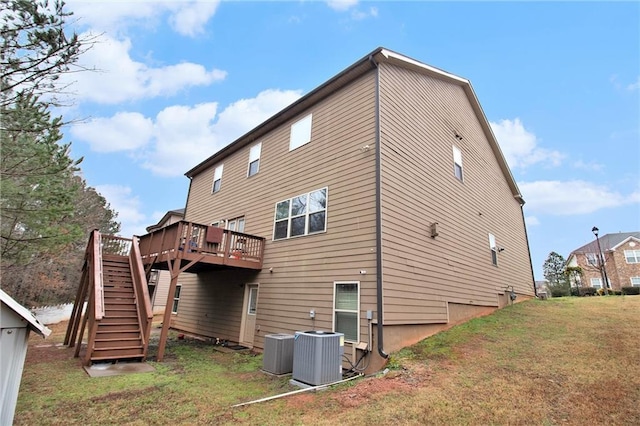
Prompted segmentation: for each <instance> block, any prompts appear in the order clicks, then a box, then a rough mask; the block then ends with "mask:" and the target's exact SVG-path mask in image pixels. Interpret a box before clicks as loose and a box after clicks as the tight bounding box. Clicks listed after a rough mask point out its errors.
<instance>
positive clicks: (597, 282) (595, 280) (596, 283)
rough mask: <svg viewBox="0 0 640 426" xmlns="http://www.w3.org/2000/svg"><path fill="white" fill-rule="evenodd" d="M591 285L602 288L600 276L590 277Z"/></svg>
mask: <svg viewBox="0 0 640 426" xmlns="http://www.w3.org/2000/svg"><path fill="white" fill-rule="evenodd" d="M591 287H593V288H602V278H591Z"/></svg>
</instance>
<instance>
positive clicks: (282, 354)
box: [262, 333, 295, 374]
mask: <svg viewBox="0 0 640 426" xmlns="http://www.w3.org/2000/svg"><path fill="white" fill-rule="evenodd" d="M294 337H295V336H294V335H293V334H284V333H278V334H267V335H266V336H264V354H263V357H262V369H263V370H264V371H266V372H269V373H271V374H287V373H291V371H292V370H293V339H294Z"/></svg>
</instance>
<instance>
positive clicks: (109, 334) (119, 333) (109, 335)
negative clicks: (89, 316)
mask: <svg viewBox="0 0 640 426" xmlns="http://www.w3.org/2000/svg"><path fill="white" fill-rule="evenodd" d="M129 338H138V339H139V338H140V330H113V331H100V330H99V329H98V332H97V333H96V340H110V339H129Z"/></svg>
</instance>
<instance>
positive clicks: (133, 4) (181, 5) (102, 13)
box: [68, 0, 220, 36]
mask: <svg viewBox="0 0 640 426" xmlns="http://www.w3.org/2000/svg"><path fill="white" fill-rule="evenodd" d="M219 3H220V2H219V1H217V0H207V1H174V2H169V1H161V2H155V1H124V0H121V1H114V0H111V1H91V2H89V1H86V0H78V1H76V0H70V1H69V2H68V5H69V10H71V11H73V12H74V17H75V18H76V19H77V20H78V24H79V25H81V26H86V27H89V28H93V29H95V30H98V31H99V32H102V31H104V32H108V33H110V34H118V33H122V32H126V30H127V29H128V28H129V27H132V26H136V27H138V28H145V27H146V28H147V29H148V30H152V29H154V28H155V27H157V26H158V25H159V23H160V22H161V20H162V18H163V17H164V16H165V15H168V16H167V21H168V22H169V25H170V26H171V28H172V29H173V30H174V31H176V32H177V33H178V34H181V35H185V36H195V35H197V34H201V33H202V32H204V28H205V25H206V23H207V22H208V21H209V20H210V19H211V18H212V17H213V15H214V14H215V12H216V9H217V7H218V4H219Z"/></svg>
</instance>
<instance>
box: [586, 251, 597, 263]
mask: <svg viewBox="0 0 640 426" xmlns="http://www.w3.org/2000/svg"><path fill="white" fill-rule="evenodd" d="M585 257H586V258H587V265H591V266H598V256H597V255H596V254H595V253H586V254H585Z"/></svg>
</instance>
